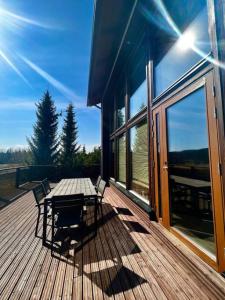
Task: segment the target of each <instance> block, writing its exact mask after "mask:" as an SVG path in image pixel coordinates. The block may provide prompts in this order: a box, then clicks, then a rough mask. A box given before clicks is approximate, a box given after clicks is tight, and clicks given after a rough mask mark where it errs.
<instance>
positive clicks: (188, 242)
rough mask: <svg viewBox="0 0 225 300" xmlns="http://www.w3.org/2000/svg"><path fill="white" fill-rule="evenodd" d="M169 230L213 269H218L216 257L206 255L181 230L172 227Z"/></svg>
mask: <svg viewBox="0 0 225 300" xmlns="http://www.w3.org/2000/svg"><path fill="white" fill-rule="evenodd" d="M169 231H170V232H171V233H173V234H174V235H175V236H176V237H177V238H178V239H179V240H181V241H182V242H183V243H184V244H185V245H187V246H188V248H190V249H191V250H192V251H193V252H194V253H195V254H197V255H198V256H199V257H200V258H201V259H202V260H204V261H205V262H206V263H207V264H209V265H210V266H211V267H212V268H213V269H215V270H216V271H218V270H219V269H218V265H217V263H216V257H215V260H214V259H212V258H211V257H210V256H209V255H207V253H206V252H204V251H202V250H201V249H200V248H199V247H198V246H197V245H196V246H195V244H194V243H193V242H192V241H191V240H189V239H188V237H186V236H185V235H184V234H182V232H180V231H179V230H177V229H176V228H174V227H170V229H169Z"/></svg>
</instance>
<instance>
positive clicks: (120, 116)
mask: <svg viewBox="0 0 225 300" xmlns="http://www.w3.org/2000/svg"><path fill="white" fill-rule="evenodd" d="M124 124H125V93H124V92H121V93H120V94H119V96H118V97H117V127H118V128H119V127H121V126H123V125H124Z"/></svg>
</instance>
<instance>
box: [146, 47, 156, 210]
mask: <svg viewBox="0 0 225 300" xmlns="http://www.w3.org/2000/svg"><path fill="white" fill-rule="evenodd" d="M149 56H150V53H149ZM149 58H150V57H149ZM146 77H147V83H148V84H147V86H148V102H147V104H148V105H147V113H148V114H147V124H148V161H149V167H148V178H149V180H148V181H149V201H150V206H151V207H152V208H154V209H155V191H154V190H155V182H154V175H153V174H154V149H153V118H152V100H153V94H154V91H153V61H152V60H149V61H148V64H147V67H146Z"/></svg>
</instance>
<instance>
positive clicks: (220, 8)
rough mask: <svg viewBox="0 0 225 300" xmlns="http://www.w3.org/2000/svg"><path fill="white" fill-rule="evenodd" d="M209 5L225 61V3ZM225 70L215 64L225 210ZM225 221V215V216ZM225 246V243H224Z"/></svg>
mask: <svg viewBox="0 0 225 300" xmlns="http://www.w3.org/2000/svg"><path fill="white" fill-rule="evenodd" d="M207 2H208V7H209V16H210V18H209V25H210V26H209V28H210V30H209V34H210V38H211V44H212V51H213V57H214V59H215V60H216V61H220V60H221V61H222V62H224V59H225V49H224V45H221V46H219V45H220V44H218V43H223V40H224V34H225V28H224V25H225V21H224V15H223V13H224V12H225V3H224V1H221V0H207ZM224 79H225V71H224V69H222V68H220V67H219V66H218V65H217V64H216V63H215V64H214V81H213V83H212V84H213V86H214V89H215V94H216V97H215V105H216V110H217V118H218V134H219V137H218V140H219V141H218V142H219V148H220V149H219V151H220V163H221V171H222V193H223V211H224V207H225V159H224V153H225V121H224V119H225V82H224ZM224 222H225V216H224ZM224 248H225V245H224Z"/></svg>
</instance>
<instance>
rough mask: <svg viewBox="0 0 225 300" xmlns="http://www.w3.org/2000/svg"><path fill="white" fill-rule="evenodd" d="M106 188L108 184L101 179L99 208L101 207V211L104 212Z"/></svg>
mask: <svg viewBox="0 0 225 300" xmlns="http://www.w3.org/2000/svg"><path fill="white" fill-rule="evenodd" d="M105 188H106V182H105V181H104V180H102V179H101V180H100V182H99V185H98V208H99V206H100V207H101V211H102V199H103V198H104V193H105Z"/></svg>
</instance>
